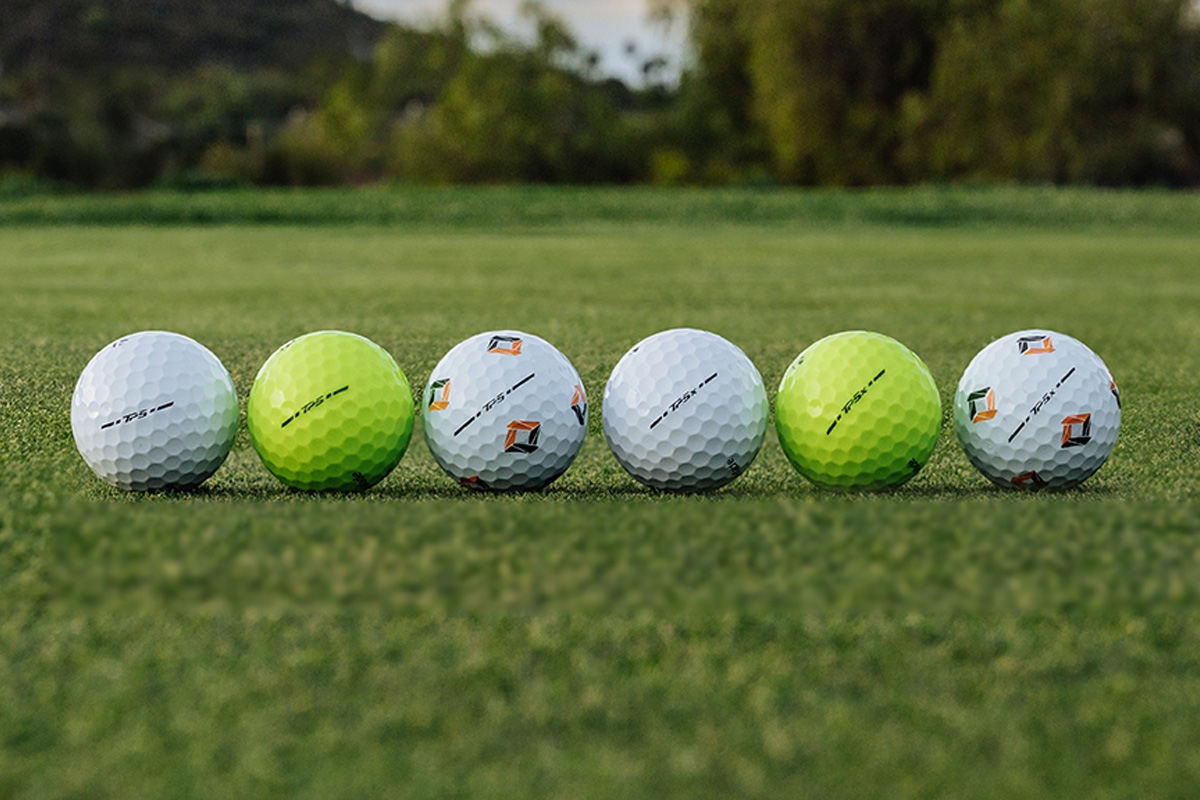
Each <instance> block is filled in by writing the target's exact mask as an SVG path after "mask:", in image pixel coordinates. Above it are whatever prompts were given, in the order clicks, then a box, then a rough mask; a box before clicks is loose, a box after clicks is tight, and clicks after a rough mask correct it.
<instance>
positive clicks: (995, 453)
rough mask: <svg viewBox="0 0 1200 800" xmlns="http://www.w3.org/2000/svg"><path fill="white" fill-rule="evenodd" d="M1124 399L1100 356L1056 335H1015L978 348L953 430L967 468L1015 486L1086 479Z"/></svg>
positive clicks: (1108, 446)
mask: <svg viewBox="0 0 1200 800" xmlns="http://www.w3.org/2000/svg"><path fill="white" fill-rule="evenodd" d="M1120 427H1121V402H1120V396H1119V393H1118V391H1117V385H1116V383H1115V382H1114V381H1113V379H1112V376H1111V375H1110V374H1109V371H1108V368H1107V367H1106V366H1105V365H1104V362H1103V361H1101V360H1100V357H1099V356H1097V355H1096V354H1095V353H1093V352H1092V351H1091V350H1090V349H1088V347H1087V346H1086V345H1085V344H1083V343H1082V342H1080V341H1078V340H1077V339H1073V338H1071V337H1070V336H1067V335H1066V334H1062V333H1056V332H1055V331H1050V330H1045V329H1036V330H1026V331H1018V332H1016V333H1011V334H1009V335H1008V336H1004V337H1001V338H1000V339H997V340H996V341H994V342H992V343H991V344H989V345H988V346H987V347H985V348H983V350H981V351H980V352H979V354H978V355H976V356H975V358H974V359H972V360H971V363H970V365H968V366H967V369H966V371H965V372H963V376H962V379H961V380H960V381H959V382H958V391H957V392H956V393H955V395H954V428H955V431H957V433H958V441H959V443H960V444H962V448H963V451H964V452H965V453H966V454H967V458H968V459H970V461H971V463H972V464H974V465H975V467H976V468H977V469H978V470H979V471H980V472H981V473H983V475H984V476H985V477H987V478H988V480H990V481H992V482H993V483H995V484H996V485H998V486H1004V487H1007V488H1012V489H1021V488H1027V489H1035V488H1042V487H1050V488H1067V487H1071V486H1076V485H1078V484H1080V483H1082V482H1083V481H1085V480H1087V478H1088V477H1090V476H1091V475H1092V474H1093V473H1094V472H1095V471H1096V470H1098V469H1100V467H1101V466H1102V465H1103V464H1104V462H1105V461H1106V460H1107V459H1108V456H1109V454H1110V453H1111V452H1112V449H1113V446H1114V445H1115V444H1116V442H1117V433H1118V431H1119V430H1120Z"/></svg>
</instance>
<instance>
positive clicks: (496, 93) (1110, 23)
mask: <svg viewBox="0 0 1200 800" xmlns="http://www.w3.org/2000/svg"><path fill="white" fill-rule="evenodd" d="M55 3H57V4H58V7H57V8H56V12H57V13H54V14H47V6H49V5H53V4H55ZM223 3H224V4H227V5H229V11H228V13H221V10H220V9H219V8H217V7H216V6H220V5H221V4H223ZM660 6H661V8H662V9H663V10H664V11H668V12H669V11H674V12H675V13H677V14H681V15H683V16H684V17H685V18H686V21H687V25H688V31H689V50H690V56H689V59H688V62H687V64H686V65H685V66H684V68H683V71H682V74H681V76H680V77H679V79H678V80H677V81H676V80H674V79H669V78H668V77H666V75H665V74H664V73H663V72H662V71H661V63H660V62H657V61H656V60H654V59H648V60H646V62H645V64H644V70H645V76H646V80H645V81H643V82H642V83H641V84H639V85H637V86H632V87H631V86H629V85H626V84H625V83H622V82H621V81H618V80H616V79H613V78H611V77H606V76H605V75H603V74H601V72H600V71H599V68H598V58H597V56H596V55H595V54H594V53H591V52H589V51H588V50H587V49H586V48H584V47H583V46H581V44H580V43H579V40H578V39H577V38H576V35H575V33H574V32H573V31H571V30H570V29H569V27H568V26H566V25H565V24H564V23H563V22H562V21H561V20H559V19H557V18H555V17H554V16H552V15H551V14H549V13H547V12H546V11H545V10H544V9H543V8H542V7H540V6H538V5H536V4H528V5H527V6H526V9H525V14H526V21H527V23H528V26H529V28H530V29H531V30H533V31H534V33H533V35H532V36H517V35H514V34H512V33H510V32H507V31H505V30H503V29H501V28H499V27H498V26H496V25H495V24H492V23H490V22H488V21H487V20H485V19H480V18H478V17H477V16H475V15H473V14H472V13H471V7H470V3H469V2H467V1H466V0H453V2H451V3H450V4H449V6H448V9H447V13H446V16H445V18H444V21H443V22H442V24H441V25H440V26H438V27H436V28H434V29H430V30H417V29H413V28H410V27H405V26H401V25H388V24H382V23H379V22H377V21H374V20H370V19H369V18H366V17H364V16H363V15H360V14H358V13H357V12H354V11H353V10H352V9H350V8H348V6H347V5H346V4H345V3H339V2H336V0H286V1H285V2H279V3H272V4H261V5H259V4H249V5H247V4H244V3H240V2H237V1H236V0H206V3H194V4H178V3H173V2H168V1H167V0H144V2H140V3H135V2H129V1H128V0H38V2H34V0H9V4H8V5H6V6H5V7H4V9H0V174H3V175H8V176H9V179H8V180H9V181H10V182H11V181H12V180H13V177H12V176H24V177H25V178H27V179H29V180H44V181H51V182H54V183H57V184H61V185H67V186H78V187H86V188H110V189H118V188H131V187H139V186H147V185H155V184H173V185H181V186H203V185H214V184H216V185H224V184H229V183H247V184H260V185H262V184H265V185H278V184H284V185H313V184H346V183H356V182H374V181H385V180H394V181H404V182H418V183H480V182H545V183H659V184H670V183H689V184H730V183H737V184H748V183H752V184H788V185H837V186H859V185H876V184H906V183H916V182H950V181H988V182H993V181H1021V182H1051V183H1084V184H1098V185H1145V184H1156V185H1174V186H1182V185H1196V184H1197V183H1200V7H1198V6H1197V4H1196V3H1195V2H1194V1H1193V0H856V2H854V3H846V2H843V0H661V3H660ZM5 9H7V10H5ZM238 9H241V10H240V11H239V10H238ZM246 9H256V10H254V11H252V12H251V11H246ZM263 9H268V10H263ZM237 14H241V16H240V17H238V16H236V15H237ZM181 15H183V16H181ZM187 15H191V16H187ZM234 23H236V24H234ZM110 45H111V46H110ZM0 180H2V179H0Z"/></svg>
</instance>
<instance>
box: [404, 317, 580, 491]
mask: <svg viewBox="0 0 1200 800" xmlns="http://www.w3.org/2000/svg"><path fill="white" fill-rule="evenodd" d="M587 420H588V401H587V393H586V392H585V391H584V388H583V381H582V380H580V378H579V373H578V372H576V371H575V368H574V367H573V366H571V362H570V361H568V360H567V357H566V356H564V355H563V354H562V353H560V352H559V351H558V350H557V349H556V348H555V347H554V345H552V344H550V343H549V342H547V341H546V340H545V339H542V338H540V337H537V336H533V335H531V334H528V333H522V332H521V331H488V332H487V333H480V334H477V335H475V336H472V337H471V338H469V339H467V340H465V341H463V342H460V343H459V344H457V345H455V346H454V347H453V348H452V349H451V350H450V352H448V353H446V355H445V356H443V357H442V360H441V361H439V362H438V364H437V366H436V367H434V368H433V373H432V374H430V376H429V384H428V385H427V386H426V387H425V400H424V409H423V412H422V425H423V426H424V430H425V442H426V444H428V445H429V450H430V452H431V453H433V457H434V458H435V459H436V460H437V462H438V464H440V465H441V467H442V469H443V470H445V471H446V474H447V475H449V476H450V477H451V478H453V479H454V480H456V481H458V482H459V483H461V484H463V485H464V486H468V487H470V488H473V489H485V490H492V491H528V490H534V489H541V488H542V487H544V486H547V485H549V484H550V483H551V482H552V481H553V480H554V479H556V478H557V477H558V476H559V475H562V474H563V473H564V472H566V470H567V467H569V466H571V462H572V461H574V460H575V456H576V454H578V453H579V448H580V446H581V445H582V444H583V437H584V436H585V435H586V434H587Z"/></svg>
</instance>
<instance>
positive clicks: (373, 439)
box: [246, 331, 413, 491]
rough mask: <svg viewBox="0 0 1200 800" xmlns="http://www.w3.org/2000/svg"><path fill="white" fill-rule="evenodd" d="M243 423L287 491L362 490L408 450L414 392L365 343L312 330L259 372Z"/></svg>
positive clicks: (389, 362) (390, 362)
mask: <svg viewBox="0 0 1200 800" xmlns="http://www.w3.org/2000/svg"><path fill="white" fill-rule="evenodd" d="M246 419H247V423H248V426H249V428H250V439H251V441H252V442H253V443H254V449H255V450H256V451H257V452H258V455H259V458H261V459H262V462H263V465H264V466H266V468H267V469H268V470H269V471H270V472H271V474H273V475H274V476H275V477H276V478H278V479H279V480H281V481H282V482H283V483H285V484H287V485H288V486H291V487H293V488H296V489H306V490H310V491H321V490H337V491H344V490H348V489H366V488H368V487H370V486H373V485H375V484H376V483H378V482H379V481H381V480H383V479H384V477H386V476H387V474H388V473H389V472H391V471H392V469H393V468H395V466H396V464H398V463H399V462H400V457H401V456H403V455H404V451H405V449H406V448H407V447H408V441H409V439H410V438H411V437H412V429H413V398H412V390H411V389H409V386H408V380H407V379H406V378H405V377H404V372H403V371H402V370H401V369H400V367H399V366H397V364H396V362H395V360H394V359H393V358H392V357H391V356H390V355H388V353H387V351H385V350H384V349H383V348H382V347H380V346H379V345H377V344H375V343H374V342H372V341H371V340H370V339H366V338H364V337H362V336H358V335H356V334H353V333H343V332H341V331H318V332H316V333H309V334H306V335H304V336H301V337H299V338H297V339H293V340H292V341H290V342H288V343H287V344H285V345H283V346H282V347H280V348H279V349H278V350H276V351H275V352H274V353H273V354H272V355H271V357H270V358H268V359H267V361H266V363H265V364H263V365H262V369H260V370H259V371H258V376H257V377H255V379H254V386H253V387H252V388H251V389H250V401H249V404H248V406H247V409H246Z"/></svg>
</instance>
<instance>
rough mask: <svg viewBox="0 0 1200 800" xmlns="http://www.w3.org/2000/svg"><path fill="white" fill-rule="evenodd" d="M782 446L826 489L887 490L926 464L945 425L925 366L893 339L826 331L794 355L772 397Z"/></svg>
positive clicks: (796, 464)
mask: <svg viewBox="0 0 1200 800" xmlns="http://www.w3.org/2000/svg"><path fill="white" fill-rule="evenodd" d="M775 427H776V429H777V430H778V432H779V443H780V444H781V445H782V446H783V452H784V453H785V454H786V455H787V457H788V460H789V461H791V462H792V466H794V467H795V468H796V469H797V470H798V471H799V472H800V474H801V475H803V476H804V477H806V478H808V479H809V480H810V481H812V482H813V483H815V484H817V485H818V486H820V487H822V488H824V489H834V490H845V489H860V490H867V491H873V490H878V489H887V488H890V487H894V486H899V485H900V484H902V483H904V482H905V481H907V480H908V479H909V478H911V477H913V476H914V475H916V474H917V472H918V471H920V469H921V467H923V466H925V462H926V461H927V460H928V459H929V454H930V453H932V452H933V447H934V445H935V444H937V438H938V433H939V432H940V431H941V427H942V405H941V400H940V399H939V397H938V390H937V385H936V384H935V383H934V381H933V376H932V375H930V374H929V369H928V368H927V367H926V366H925V364H924V363H923V362H922V361H921V359H919V358H917V356H916V354H914V353H913V352H912V351H911V350H909V349H908V348H907V347H905V346H904V345H902V344H900V342H897V341H896V340H895V339H893V338H891V337H889V336H884V335H882V334H879V333H870V332H868V331H846V332H843V333H835V334H833V335H832V336H826V337H825V338H824V339H821V340H820V341H819V342H816V343H815V344H813V345H812V346H810V347H809V348H808V349H807V350H805V351H804V352H803V353H801V354H800V355H799V356H797V357H796V360H795V361H793V362H792V364H791V366H789V367H788V369H787V371H786V372H785V373H784V375H783V380H782V381H781V382H780V384H779V393H778V394H777V395H776V396H775Z"/></svg>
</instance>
